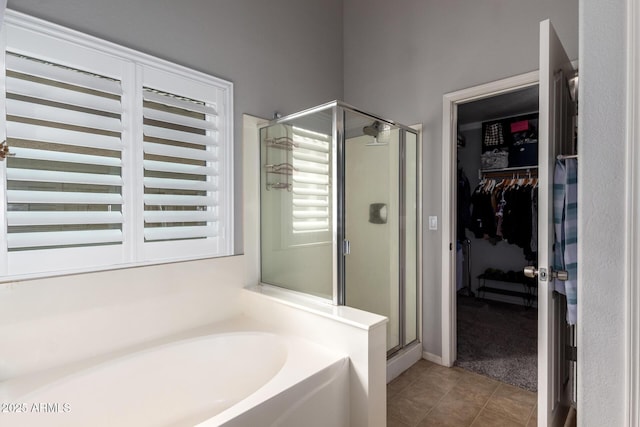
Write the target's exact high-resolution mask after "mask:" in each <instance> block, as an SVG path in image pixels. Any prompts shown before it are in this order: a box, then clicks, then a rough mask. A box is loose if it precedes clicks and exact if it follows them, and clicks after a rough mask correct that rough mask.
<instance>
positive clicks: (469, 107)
mask: <svg viewBox="0 0 640 427" xmlns="http://www.w3.org/2000/svg"><path fill="white" fill-rule="evenodd" d="M537 111H538V85H535V86H531V87H528V88H524V89H520V90H517V91H514V92H509V93H505V94H502V95H497V96H492V97H490V98H485V99H480V100H478V101H472V102H468V103H466V104H460V105H458V125H467V124H471V123H478V122H484V121H488V120H494V119H500V118H503V117H511V116H518V115H521V114H526V113H533V112H537Z"/></svg>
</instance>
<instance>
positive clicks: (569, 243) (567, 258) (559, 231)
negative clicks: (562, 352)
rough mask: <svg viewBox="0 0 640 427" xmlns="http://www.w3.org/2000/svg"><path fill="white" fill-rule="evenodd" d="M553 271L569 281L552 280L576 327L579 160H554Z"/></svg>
mask: <svg viewBox="0 0 640 427" xmlns="http://www.w3.org/2000/svg"><path fill="white" fill-rule="evenodd" d="M553 223H554V231H555V251H554V269H555V270H556V271H559V270H564V271H566V272H567V275H568V280H566V281H561V280H558V279H554V281H553V286H554V289H555V290H556V291H557V292H559V293H561V294H563V295H565V296H566V298H567V323H569V324H570V325H575V323H576V319H577V306H578V293H577V290H578V289H577V288H578V286H577V285H578V161H577V159H564V160H557V161H556V167H555V171H554V178H553Z"/></svg>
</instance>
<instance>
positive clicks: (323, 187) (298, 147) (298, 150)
mask: <svg viewBox="0 0 640 427" xmlns="http://www.w3.org/2000/svg"><path fill="white" fill-rule="evenodd" d="M292 136H293V155H292V156H293V190H292V191H293V203H292V205H293V221H292V224H293V233H294V234H302V233H314V232H315V233H317V232H328V231H329V151H330V144H331V136H330V135H325V134H322V133H318V132H314V131H310V130H305V129H301V128H298V127H295V126H294V127H293V128H292Z"/></svg>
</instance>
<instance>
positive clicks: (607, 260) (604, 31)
mask: <svg viewBox="0 0 640 427" xmlns="http://www.w3.org/2000/svg"><path fill="white" fill-rule="evenodd" d="M626 14H627V12H626V1H625V0H610V1H601V0H582V2H581V3H580V41H581V45H580V129H579V132H580V142H579V144H580V146H579V152H580V168H579V170H578V173H579V176H578V182H579V195H578V197H579V199H578V203H579V206H580V207H579V209H580V210H579V224H578V236H579V239H580V246H579V253H578V257H579V259H578V265H579V270H578V276H579V277H581V278H582V279H581V281H580V283H579V286H580V287H579V288H578V298H579V305H578V319H579V321H581V322H582V324H581V327H580V329H579V336H578V361H579V362H578V363H579V366H580V371H579V373H578V399H579V400H578V407H579V408H580V410H579V411H578V421H579V425H581V426H604V425H607V426H622V425H624V420H625V416H624V415H625V414H624V403H625V402H624V391H625V381H626V378H625V372H624V367H625V332H626V331H625V319H624V317H625V289H624V283H625V241H624V239H625V236H626V234H627V233H626V231H625V211H626V206H625V203H626V199H625V190H624V189H625V173H624V166H625V125H626V121H625V114H626V110H625V98H626V91H627V89H626V77H625V68H626V52H625V49H624V46H625V44H626V41H625V38H626V25H625V22H626ZM636 286H637V284H636Z"/></svg>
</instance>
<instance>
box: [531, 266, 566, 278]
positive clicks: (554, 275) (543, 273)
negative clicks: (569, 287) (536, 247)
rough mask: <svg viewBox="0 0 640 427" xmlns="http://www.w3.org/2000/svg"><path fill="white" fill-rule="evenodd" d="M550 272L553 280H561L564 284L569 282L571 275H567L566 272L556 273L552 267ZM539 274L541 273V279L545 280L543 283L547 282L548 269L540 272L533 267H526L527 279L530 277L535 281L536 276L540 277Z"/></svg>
mask: <svg viewBox="0 0 640 427" xmlns="http://www.w3.org/2000/svg"><path fill="white" fill-rule="evenodd" d="M549 270H550V271H551V278H553V279H558V280H561V281H563V282H564V281H567V280H569V273H567V272H566V271H563V270H559V271H555V270H553V269H551V267H549ZM538 272H539V273H540V279H541V280H543V281H544V280H547V270H546V269H544V268H541V269H540V270H538V269H537V268H535V267H534V266H533V265H528V266H526V267H525V268H524V275H525V277H529V278H531V279H533V278H535V277H536V276H538Z"/></svg>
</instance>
